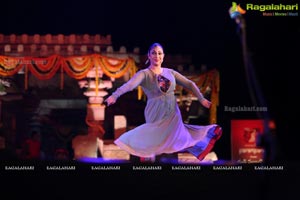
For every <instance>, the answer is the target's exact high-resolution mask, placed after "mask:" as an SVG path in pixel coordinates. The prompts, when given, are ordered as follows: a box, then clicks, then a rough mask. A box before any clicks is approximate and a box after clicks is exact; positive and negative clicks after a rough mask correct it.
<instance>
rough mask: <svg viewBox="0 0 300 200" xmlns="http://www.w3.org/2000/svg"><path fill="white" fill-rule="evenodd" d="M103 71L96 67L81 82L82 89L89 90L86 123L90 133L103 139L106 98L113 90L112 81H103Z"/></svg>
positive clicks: (86, 93)
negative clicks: (104, 102) (104, 101)
mask: <svg viewBox="0 0 300 200" xmlns="http://www.w3.org/2000/svg"><path fill="white" fill-rule="evenodd" d="M102 77H103V71H102V69H101V67H100V66H94V67H93V68H92V69H91V70H90V71H89V72H88V73H87V76H86V79H84V80H81V81H79V86H80V87H81V88H83V87H85V88H87V89H86V91H85V92H84V95H85V96H87V97H88V104H87V116H86V123H87V125H88V133H89V134H91V135H94V136H97V137H99V138H103V135H104V133H105V130H104V128H103V123H104V117H105V116H104V115H105V107H106V106H105V105H104V104H103V100H104V97H105V96H106V95H107V94H108V92H107V91H106V89H109V88H112V82H111V80H102Z"/></svg>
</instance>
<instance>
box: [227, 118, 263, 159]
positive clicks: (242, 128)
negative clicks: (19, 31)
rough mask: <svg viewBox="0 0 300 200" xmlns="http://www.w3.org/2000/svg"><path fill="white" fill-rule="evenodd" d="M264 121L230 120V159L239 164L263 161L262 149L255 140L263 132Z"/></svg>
mask: <svg viewBox="0 0 300 200" xmlns="http://www.w3.org/2000/svg"><path fill="white" fill-rule="evenodd" d="M263 122H264V121H263V120H257V119H249V120H248V119H247V120H244V119H243V120H231V157H232V160H234V161H237V162H241V163H256V162H262V161H263V155H264V149H263V148H261V147H258V146H257V139H258V137H259V136H260V134H263V131H264V123H263Z"/></svg>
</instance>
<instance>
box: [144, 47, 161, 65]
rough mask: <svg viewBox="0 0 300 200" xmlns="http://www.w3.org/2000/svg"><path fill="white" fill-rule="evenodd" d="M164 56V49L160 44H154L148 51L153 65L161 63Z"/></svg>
mask: <svg viewBox="0 0 300 200" xmlns="http://www.w3.org/2000/svg"><path fill="white" fill-rule="evenodd" d="M164 56H165V54H164V51H163V49H162V47H160V46H155V47H154V48H152V49H151V50H150V52H149V53H148V58H149V60H150V63H151V64H152V65H155V66H160V65H161V64H162V62H163V61H164Z"/></svg>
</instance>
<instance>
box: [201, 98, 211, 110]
mask: <svg viewBox="0 0 300 200" xmlns="http://www.w3.org/2000/svg"><path fill="white" fill-rule="evenodd" d="M200 103H201V104H202V106H204V107H205V108H210V106H211V102H210V101H208V100H207V99H203V100H202V101H201V102H200Z"/></svg>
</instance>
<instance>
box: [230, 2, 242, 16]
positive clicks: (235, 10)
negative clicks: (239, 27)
mask: <svg viewBox="0 0 300 200" xmlns="http://www.w3.org/2000/svg"><path fill="white" fill-rule="evenodd" d="M245 13H246V10H244V9H243V8H242V7H241V6H240V4H237V3H236V2H232V6H231V7H230V9H229V14H230V17H231V18H232V19H236V18H237V17H238V16H240V15H243V14H245Z"/></svg>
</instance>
